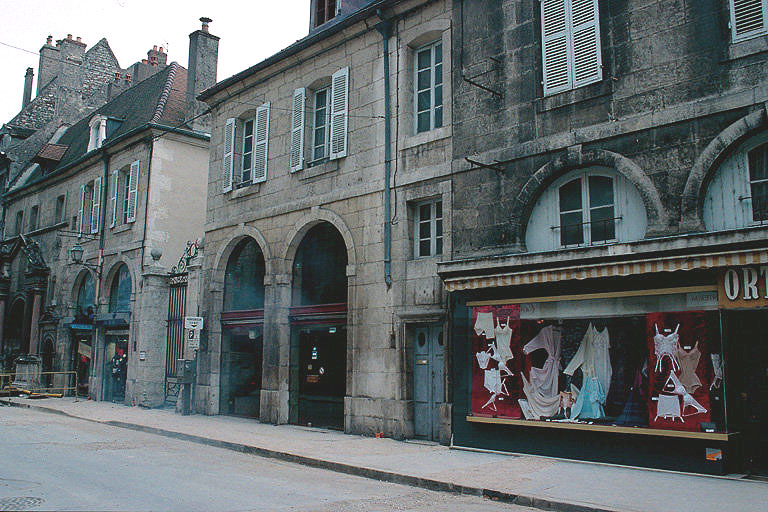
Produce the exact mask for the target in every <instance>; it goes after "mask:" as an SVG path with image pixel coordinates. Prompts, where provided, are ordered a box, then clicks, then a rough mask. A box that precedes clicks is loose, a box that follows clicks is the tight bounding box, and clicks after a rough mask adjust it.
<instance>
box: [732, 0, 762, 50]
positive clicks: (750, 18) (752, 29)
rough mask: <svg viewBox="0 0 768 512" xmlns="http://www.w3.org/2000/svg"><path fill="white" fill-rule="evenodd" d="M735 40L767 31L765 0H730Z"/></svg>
mask: <svg viewBox="0 0 768 512" xmlns="http://www.w3.org/2000/svg"><path fill="white" fill-rule="evenodd" d="M730 2H731V32H732V34H733V40H734V41H739V40H742V39H747V38H749V37H752V36H753V35H756V34H758V33H761V32H763V31H765V18H766V12H765V11H766V2H765V0H730Z"/></svg>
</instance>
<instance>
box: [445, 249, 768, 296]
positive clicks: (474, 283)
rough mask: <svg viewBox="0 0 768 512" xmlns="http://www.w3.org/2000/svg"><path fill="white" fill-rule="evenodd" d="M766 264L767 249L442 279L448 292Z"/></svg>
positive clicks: (469, 274)
mask: <svg viewBox="0 0 768 512" xmlns="http://www.w3.org/2000/svg"><path fill="white" fill-rule="evenodd" d="M765 263H768V249H765V248H761V249H749V250H743V251H728V252H717V253H708V254H693V255H691V254H688V255H676V256H667V257H655V258H643V259H636V260H623V261H614V262H601V263H591V264H582V265H568V266H565V265H564V266H557V265H553V266H552V267H549V268H540V269H535V270H512V271H508V272H497V273H493V274H487V275H472V273H471V272H467V274H466V275H453V276H447V277H444V279H443V280H444V282H445V287H446V289H447V290H448V291H449V292H456V291H462V290H479V289H484V288H495V287H504V286H519V285H528V284H538V283H551V282H557V281H568V280H573V279H576V280H583V279H596V278H600V277H618V276H633V275H642V274H653V273H659V272H676V271H679V270H702V269H713V268H720V267H730V266H739V265H759V264H765Z"/></svg>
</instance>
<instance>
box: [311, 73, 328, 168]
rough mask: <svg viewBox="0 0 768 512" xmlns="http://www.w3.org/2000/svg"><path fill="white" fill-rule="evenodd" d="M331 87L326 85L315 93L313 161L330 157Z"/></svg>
mask: <svg viewBox="0 0 768 512" xmlns="http://www.w3.org/2000/svg"><path fill="white" fill-rule="evenodd" d="M330 95H331V88H330V87H325V88H323V89H319V90H317V91H315V93H314V99H315V100H314V104H313V108H312V121H313V125H312V161H313V162H318V161H321V160H324V159H326V158H328V135H329V132H330V129H329V128H330V126H329V124H330V121H331V111H330V108H329V105H328V101H329V99H330Z"/></svg>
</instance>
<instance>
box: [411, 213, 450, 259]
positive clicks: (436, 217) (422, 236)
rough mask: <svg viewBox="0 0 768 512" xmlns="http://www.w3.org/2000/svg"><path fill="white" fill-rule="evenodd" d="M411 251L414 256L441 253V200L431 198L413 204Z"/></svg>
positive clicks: (421, 256) (424, 256)
mask: <svg viewBox="0 0 768 512" xmlns="http://www.w3.org/2000/svg"><path fill="white" fill-rule="evenodd" d="M413 245H414V247H413V252H414V257H415V258H426V257H429V256H437V255H439V254H442V253H443V201H442V199H431V200H429V201H422V202H418V203H415V204H414V206H413Z"/></svg>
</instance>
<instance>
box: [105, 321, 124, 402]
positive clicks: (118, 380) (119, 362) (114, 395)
mask: <svg viewBox="0 0 768 512" xmlns="http://www.w3.org/2000/svg"><path fill="white" fill-rule="evenodd" d="M104 361H105V363H104V376H103V382H104V394H103V396H104V400H105V401H108V402H109V401H111V402H123V401H125V377H126V375H127V373H128V333H121V334H107V335H106V336H105V337H104Z"/></svg>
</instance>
